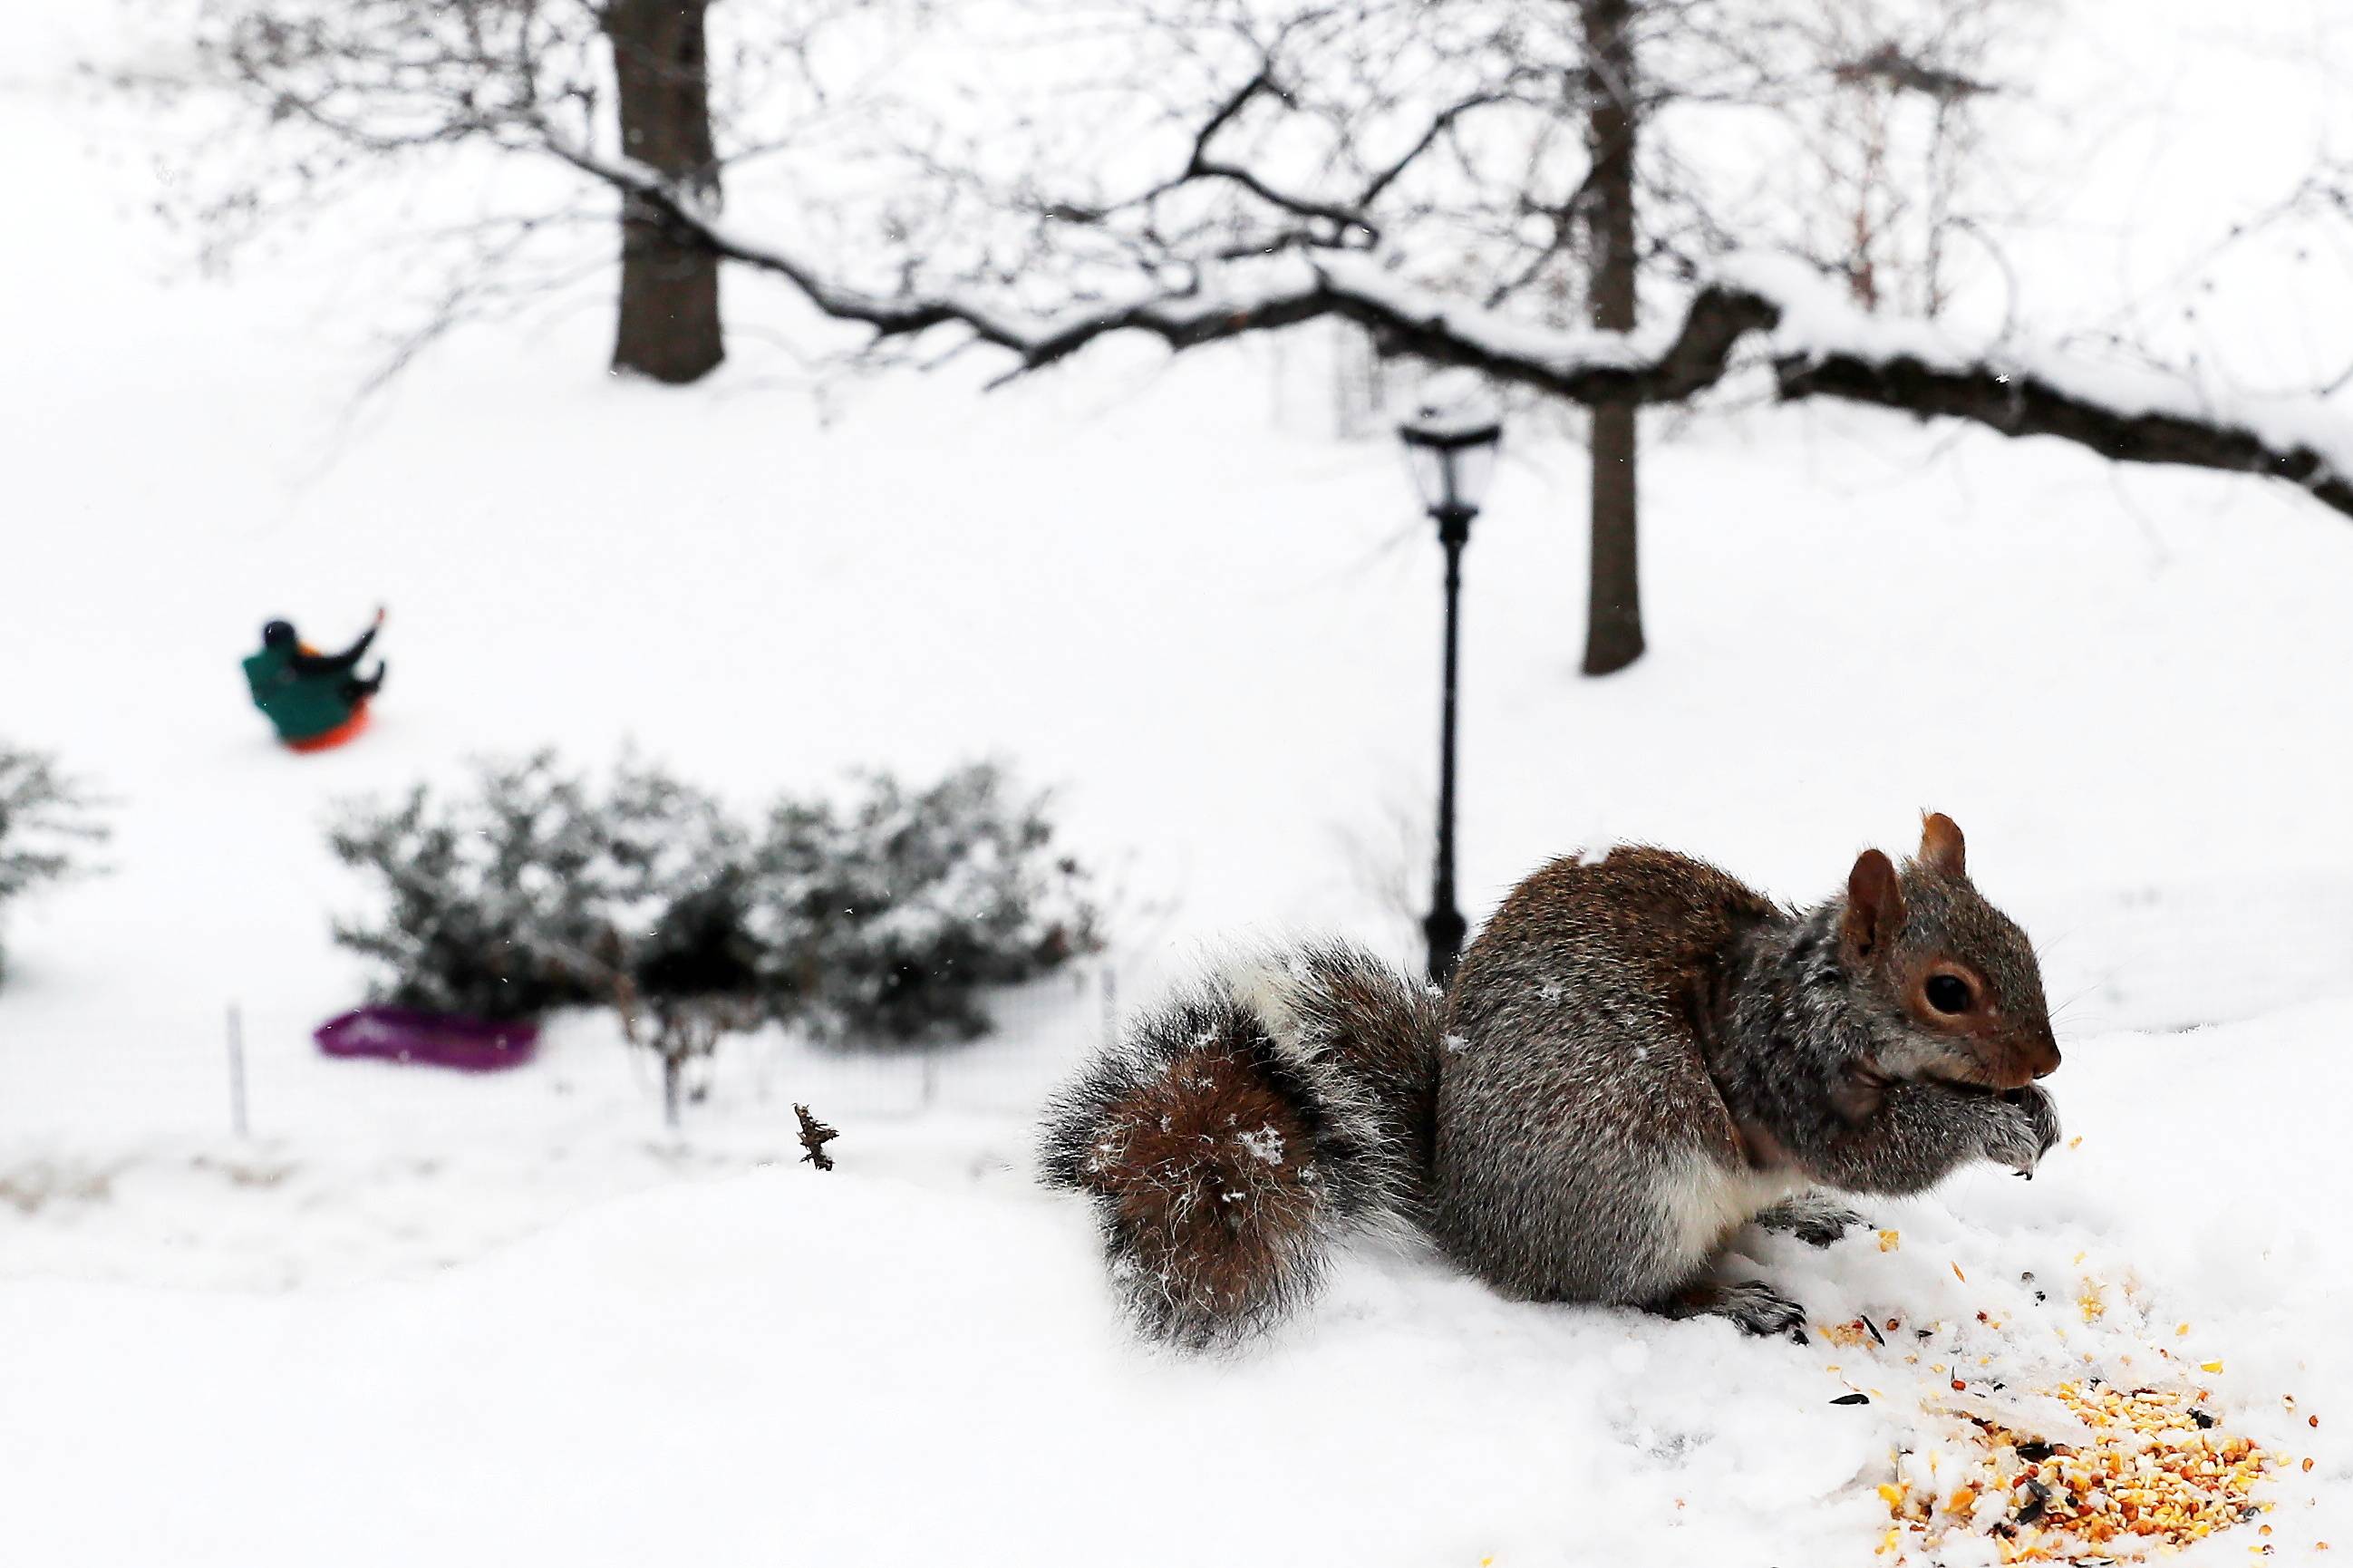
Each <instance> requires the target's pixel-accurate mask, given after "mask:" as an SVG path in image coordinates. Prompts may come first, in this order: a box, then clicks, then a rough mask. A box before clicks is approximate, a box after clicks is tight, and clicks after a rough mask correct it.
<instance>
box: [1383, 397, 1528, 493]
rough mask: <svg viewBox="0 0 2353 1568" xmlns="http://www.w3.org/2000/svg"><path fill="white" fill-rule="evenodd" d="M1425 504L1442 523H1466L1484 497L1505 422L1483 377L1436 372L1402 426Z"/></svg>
mask: <svg viewBox="0 0 2353 1568" xmlns="http://www.w3.org/2000/svg"><path fill="white" fill-rule="evenodd" d="M1398 439H1399V440H1400V441H1403V442H1404V443H1405V450H1406V460H1407V462H1408V463H1409V465H1411V467H1412V468H1413V481H1414V487H1415V488H1416V489H1419V491H1420V492H1421V504H1422V507H1423V508H1424V510H1427V511H1428V512H1429V513H1430V516H1432V517H1434V518H1436V519H1438V521H1439V523H1440V526H1441V527H1445V526H1450V525H1451V526H1455V527H1461V528H1468V527H1469V526H1470V521H1471V519H1472V518H1473V517H1476V516H1477V515H1478V514H1479V507H1480V503H1481V502H1482V501H1484V500H1486V492H1487V481H1488V479H1490V478H1491V477H1492V476H1493V473H1494V469H1495V450H1496V448H1497V447H1499V446H1501V445H1502V444H1503V439H1504V422H1503V418H1502V415H1501V412H1500V410H1498V409H1497V407H1496V406H1495V400H1494V397H1493V395H1492V394H1490V393H1489V392H1488V390H1487V388H1486V385H1485V384H1484V383H1483V382H1482V381H1480V380H1479V379H1478V378H1477V377H1476V376H1472V375H1468V374H1458V373H1451V372H1450V373H1448V374H1445V375H1440V376H1433V377H1432V378H1431V379H1430V385H1429V386H1428V388H1427V389H1425V391H1424V394H1423V396H1422V399H1421V403H1420V405H1419V407H1418V408H1416V409H1415V410H1414V413H1413V416H1412V417H1410V418H1409V419H1407V420H1406V421H1405V422H1404V423H1403V424H1401V425H1399V426H1398Z"/></svg>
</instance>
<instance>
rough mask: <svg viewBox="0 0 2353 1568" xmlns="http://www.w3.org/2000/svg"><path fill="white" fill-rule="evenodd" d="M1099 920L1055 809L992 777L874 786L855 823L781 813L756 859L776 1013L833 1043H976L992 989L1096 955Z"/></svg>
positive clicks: (817, 810)
mask: <svg viewBox="0 0 2353 1568" xmlns="http://www.w3.org/2000/svg"><path fill="white" fill-rule="evenodd" d="M1096 919H1097V915H1096V910H1095V908H1094V905H1093V904H1092V901H1091V900H1090V898H1089V895H1088V886H1087V879H1086V875H1085V873H1084V872H1083V871H1082V869H1081V868H1080V867H1079V865H1078V864H1077V862H1076V861H1074V860H1072V859H1071V858H1069V857H1068V856H1065V855H1061V854H1059V853H1058V852H1057V851H1056V850H1055V848H1054V844H1053V826H1052V824H1051V823H1050V820H1049V819H1048V816H1047V799H1046V797H1045V796H1044V795H1030V796H1022V795H1018V794H1017V793H1016V792H1015V790H1014V789H1013V787H1012V785H1011V784H1009V782H1008V780H1007V778H1006V776H1005V774H1004V773H1003V772H1002V770H1000V769H999V768H998V767H997V766H996V765H995V764H993V763H978V764H975V765H972V766H969V767H965V768H962V769H959V770H958V771H956V772H955V773H950V774H949V775H948V776H947V777H945V778H944V779H942V780H941V781H940V782H939V783H938V784H934V785H932V786H930V787H929V788H925V789H915V790H911V789H909V788H907V787H906V786H905V785H903V784H901V783H900V782H899V781H898V780H897V779H895V778H892V776H890V775H889V774H887V773H878V774H874V775H871V776H870V777H869V778H868V779H867V781H866V787H865V793H864V794H863V795H862V796H861V797H860V798H859V799H858V800H857V801H855V802H854V803H852V804H851V805H850V806H849V808H848V809H847V810H846V811H844V810H838V809H837V808H836V807H834V806H833V805H828V804H821V803H810V802H799V801H786V802H782V803H780V804H779V805H777V806H776V809H775V810H774V812H772V813H771V815H770V816H769V820H768V826H767V833H766V836H765V839H764V841H763V842H762V844H761V845H760V847H759V852H758V855H757V858H756V870H755V885H754V890H753V899H752V930H753V932H754V935H755V936H756V937H757V938H758V940H759V943H760V946H761V949H762V952H763V953H764V954H765V963H766V970H765V997H766V999H767V1002H768V1005H769V1007H770V1010H771V1011H772V1012H773V1013H774V1014H776V1016H780V1017H785V1018H788V1019H791V1020H794V1021H796V1022H797V1023H799V1024H800V1025H801V1026H804V1027H806V1028H807V1029H808V1030H809V1031H810V1032H811V1033H812V1034H813V1035H815V1036H816V1037H818V1038H820V1039H824V1040H828V1041H831V1042H835V1043H839V1044H850V1045H875V1046H897V1045H909V1044H921V1043H929V1042H934V1041H939V1040H953V1039H973V1038H976V1037H979V1036H980V1035H983V1034H985V1033H987V1029H988V1018H987V1014H986V1013H984V1012H983V1011H982V1009H981V1006H980V1002H979V993H980V991H981V989H982V988H983V987H984V986H989V985H1004V984H1014V983H1016V982H1019V981H1023V980H1029V979H1033V978H1036V977H1037V976H1039V975H1042V974H1045V973H1049V972H1050V971H1052V970H1053V969H1056V968H1058V967H1059V966H1060V965H1061V964H1062V963H1066V962H1068V961H1069V960H1070V959H1071V958H1073V957H1075V956H1077V955H1078V954H1080V953H1082V952H1092V950H1093V949H1094V948H1095V947H1097V946H1098V945H1099V940H1098V937H1097V934H1096Z"/></svg>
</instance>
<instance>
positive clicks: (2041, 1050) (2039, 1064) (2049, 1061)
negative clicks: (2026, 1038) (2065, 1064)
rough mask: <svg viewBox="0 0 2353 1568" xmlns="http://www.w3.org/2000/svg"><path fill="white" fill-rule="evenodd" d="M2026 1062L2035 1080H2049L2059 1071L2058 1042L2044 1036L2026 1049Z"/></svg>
mask: <svg viewBox="0 0 2353 1568" xmlns="http://www.w3.org/2000/svg"><path fill="white" fill-rule="evenodd" d="M2026 1059H2027V1061H2028V1063H2029V1064H2030V1065H2031V1067H2032V1068H2033V1069H2034V1076H2035V1077H2036V1078H2049V1077H2050V1076H2051V1075H2052V1073H2054V1072H2057V1071H2058V1070H2059V1042H2058V1041H2056V1040H2054V1039H2052V1037H2050V1036H2048V1035H2045V1036H2043V1037H2042V1038H2041V1039H2039V1040H2036V1041H2034V1042H2033V1043H2032V1044H2031V1046H2030V1047H2028V1049H2027V1058H2026Z"/></svg>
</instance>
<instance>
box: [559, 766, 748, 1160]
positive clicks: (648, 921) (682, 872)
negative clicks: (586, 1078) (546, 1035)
mask: <svg viewBox="0 0 2353 1568" xmlns="http://www.w3.org/2000/svg"><path fill="white" fill-rule="evenodd" d="M598 817H599V827H600V832H601V836H602V840H603V842H602V847H601V851H600V855H599V862H598V865H597V867H596V870H595V872H594V873H593V875H592V876H591V877H590V879H589V882H590V885H591V886H592V887H594V889H596V896H597V899H598V902H599V904H600V906H601V912H602V914H603V917H604V919H605V921H606V925H605V929H604V931H603V932H602V933H601V934H600V936H599V939H598V949H597V952H596V958H597V960H598V963H599V964H600V966H601V969H602V973H605V974H606V975H607V977H608V979H609V982H610V984H611V986H612V991H613V1001H614V1003H615V1005H617V1007H618V1008H619V1009H620V1013H621V1022H622V1026H623V1027H624V1028H625V1029H626V1030H627V1032H628V1037H629V1040H630V1042H631V1043H632V1044H634V1045H637V1046H640V1047H644V1048H645V1049H647V1050H649V1051H651V1052H652V1053H653V1055H654V1056H655V1058H657V1059H659V1061H660V1063H661V1067H662V1106H663V1110H664V1113H665V1115H666V1116H667V1117H668V1119H669V1121H670V1124H671V1125H673V1126H675V1125H677V1122H678V1109H679V1098H680V1090H681V1087H682V1085H683V1081H684V1078H685V1072H686V1068H687V1065H688V1064H689V1063H690V1062H691V1061H693V1060H695V1059H696V1058H700V1057H707V1056H709V1055H710V1054H711V1053H712V1051H713V1050H715V1049H717V1048H718V1045H719V1041H720V1039H721V1037H723V1036H724V1035H726V1034H728V1033H730V1032H732V1031H734V1030H738V1029H748V1028H751V1027H753V1026H755V1025H756V1024H758V1023H759V1021H760V1017H761V1010H760V1007H759V1005H758V999H757V998H758V990H759V976H760V970H761V963H760V958H761V954H760V951H759V948H758V946H757V945H756V944H755V943H754V942H753V940H752V937H751V934H750V932H749V931H747V930H746V928H745V916H746V913H747V910H748V905H749V889H750V885H751V881H752V867H751V859H750V848H751V842H750V835H749V834H747V833H746V832H745V831H744V828H743V827H742V826H740V825H739V824H738V823H736V822H735V821H734V820H733V818H731V817H730V816H728V815H727V813H726V811H725V809H724V808H723V806H722V805H720V803H719V802H718V801H717V800H716V799H715V798H713V797H712V796H711V795H706V794H705V793H703V792H702V791H701V790H698V789H695V788H694V787H693V786H691V785H690V784H683V783H681V782H680V781H679V780H677V779H674V778H672V777H670V775H669V774H668V773H663V772H661V771H660V770H659V769H658V768H652V767H647V766H643V765H641V764H638V763H634V762H629V761H624V762H623V763H622V764H621V766H620V767H619V769H618V770H617V772H616V773H615V774H614V777H613V782H612V785H611V787H610V789H609V790H608V791H607V794H606V796H605V799H604V801H603V802H602V804H601V808H600V810H599V813H598Z"/></svg>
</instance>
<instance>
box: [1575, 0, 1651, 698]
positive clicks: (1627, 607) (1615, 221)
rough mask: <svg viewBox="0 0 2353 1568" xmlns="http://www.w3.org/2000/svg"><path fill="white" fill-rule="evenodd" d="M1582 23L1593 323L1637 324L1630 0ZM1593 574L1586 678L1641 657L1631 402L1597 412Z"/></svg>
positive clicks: (1611, 2)
mask: <svg viewBox="0 0 2353 1568" xmlns="http://www.w3.org/2000/svg"><path fill="white" fill-rule="evenodd" d="M1579 4H1580V6H1581V9H1582V11H1583V14H1584V22H1585V58H1586V66H1585V80H1584V90H1585V95H1586V140H1587V143H1588V149H1589V151H1590V153H1591V156H1592V159H1593V184H1592V189H1591V191H1590V192H1589V193H1588V205H1587V209H1586V212H1587V219H1586V221H1587V225H1588V239H1589V242H1590V248H1591V254H1592V262H1591V271H1590V275H1589V278H1588V284H1589V292H1590V294H1591V297H1592V305H1593V324H1594V325H1595V326H1597V327H1599V328H1601V329H1603V330H1604V331H1613V332H1626V331H1633V328H1634V271H1635V254H1634V135H1635V109H1634V86H1633V84H1634V47H1633V40H1632V39H1631V37H1629V34H1628V24H1629V20H1630V15H1631V12H1632V10H1633V6H1634V0H1579ZM1592 446H1593V573H1592V579H1591V583H1590V586H1589V590H1588V597H1587V600H1586V616H1585V673H1586V674H1588V675H1608V674H1609V672H1610V671H1612V670H1617V669H1623V668H1626V667H1627V666H1628V665H1630V664H1631V663H1633V662H1634V661H1635V660H1636V659H1638V658H1641V657H1642V595H1641V584H1640V582H1639V579H1638V578H1637V575H1636V573H1635V557H1634V522H1635V515H1636V513H1635V489H1634V449H1635V406H1634V405H1632V404H1630V403H1615V404H1599V405H1595V407H1594V410H1593V441H1592Z"/></svg>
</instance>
